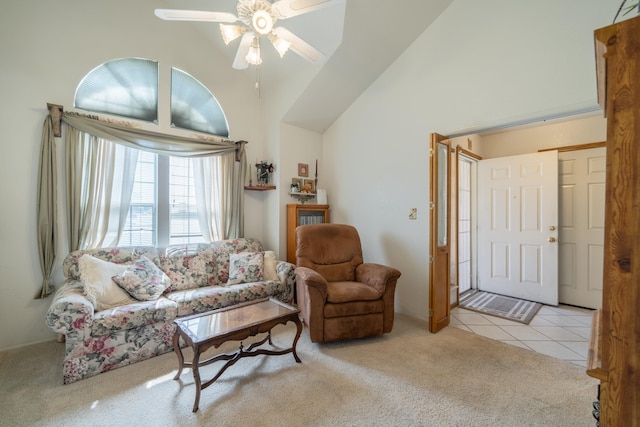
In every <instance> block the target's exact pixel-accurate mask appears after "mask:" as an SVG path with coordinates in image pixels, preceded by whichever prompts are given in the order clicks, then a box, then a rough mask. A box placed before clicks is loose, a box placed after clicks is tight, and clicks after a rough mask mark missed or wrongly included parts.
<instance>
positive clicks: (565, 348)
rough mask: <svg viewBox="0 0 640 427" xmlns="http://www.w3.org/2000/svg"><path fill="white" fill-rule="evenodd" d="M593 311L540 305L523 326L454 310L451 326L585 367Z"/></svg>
mask: <svg viewBox="0 0 640 427" xmlns="http://www.w3.org/2000/svg"><path fill="white" fill-rule="evenodd" d="M592 313H593V310H588V309H584V308H578V307H572V306H568V305H562V304H561V305H559V306H558V307H554V306H547V305H545V306H542V308H540V311H538V313H537V314H536V316H535V317H534V318H533V320H531V323H529V324H528V325H524V324H522V323H518V322H514V321H511V320H506V319H501V318H499V317H494V316H489V315H486V314H480V313H478V312H475V311H471V310H467V309H464V308H460V307H456V308H454V309H452V310H451V326H454V327H456V328H460V329H463V330H465V331H468V332H473V333H476V334H478V335H483V336H485V337H487V338H491V339H494V340H498V341H502V342H505V343H508V344H511V345H515V346H518V347H522V348H526V349H529V350H533V351H536V352H538V353H542V354H546V355H548V356H552V357H556V358H558V359H562V360H566V361H569V362H572V363H575V364H576V365H579V366H583V367H584V366H586V363H587V351H588V348H589V337H590V334H591V314H592Z"/></svg>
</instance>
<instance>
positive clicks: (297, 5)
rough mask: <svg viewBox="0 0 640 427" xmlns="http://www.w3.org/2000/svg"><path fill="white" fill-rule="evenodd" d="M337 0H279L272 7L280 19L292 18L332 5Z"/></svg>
mask: <svg viewBox="0 0 640 427" xmlns="http://www.w3.org/2000/svg"><path fill="white" fill-rule="evenodd" d="M334 1H335V0H279V1H276V2H275V3H273V4H272V5H271V11H273V12H275V14H276V15H277V16H278V18H279V19H286V18H291V17H293V16H298V15H302V14H303V13H309V12H313V11H314V10H318V9H321V8H323V7H325V6H329V5H331V3H334Z"/></svg>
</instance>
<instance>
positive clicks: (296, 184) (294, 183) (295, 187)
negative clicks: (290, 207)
mask: <svg viewBox="0 0 640 427" xmlns="http://www.w3.org/2000/svg"><path fill="white" fill-rule="evenodd" d="M301 190H302V179H300V178H291V192H292V193H299V192H300V191H301Z"/></svg>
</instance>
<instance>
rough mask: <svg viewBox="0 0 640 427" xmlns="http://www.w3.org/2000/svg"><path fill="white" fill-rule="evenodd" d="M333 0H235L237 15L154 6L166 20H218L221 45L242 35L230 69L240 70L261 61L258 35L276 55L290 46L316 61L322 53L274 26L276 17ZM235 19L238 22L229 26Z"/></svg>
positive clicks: (294, 13)
mask: <svg viewBox="0 0 640 427" xmlns="http://www.w3.org/2000/svg"><path fill="white" fill-rule="evenodd" d="M333 2H335V0H277V1H275V2H273V3H271V2H270V1H269V0H238V5H237V7H236V9H237V11H238V14H237V15H234V14H233V13H228V12H208V11H199V10H178V9H156V10H155V14H156V16H157V17H158V18H161V19H165V20H168V21H200V22H220V23H221V24H220V31H221V32H222V39H223V40H224V42H225V44H227V45H228V44H229V43H230V42H231V41H233V40H235V39H237V38H238V37H240V36H242V39H241V40H240V46H238V51H237V52H236V56H235V59H234V60H233V65H232V66H233V68H235V69H236V70H244V69H245V68H247V67H248V66H249V64H251V65H259V64H260V63H262V58H261V56H260V38H261V37H262V36H266V37H267V38H268V39H269V41H271V44H272V45H273V47H274V48H275V49H276V50H277V51H278V53H279V54H280V57H283V56H284V54H285V53H286V52H287V51H288V50H289V49H290V50H292V51H293V52H294V53H296V54H298V55H300V56H301V57H302V58H304V59H306V60H308V61H310V62H320V61H322V60H323V59H324V55H323V54H322V53H321V52H320V51H318V50H317V49H316V48H314V47H313V46H311V45H310V44H308V43H306V42H305V41H303V40H302V39H300V38H299V37H298V36H296V35H295V34H293V33H292V32H291V31H289V30H287V29H286V28H284V27H274V25H275V24H276V22H277V21H278V20H279V19H287V18H292V17H294V16H298V15H302V14H304V13H309V12H313V11H314V10H318V9H320V8H323V7H325V6H328V5H330V4H331V3H333ZM235 22H239V23H240V25H230V24H232V23H235Z"/></svg>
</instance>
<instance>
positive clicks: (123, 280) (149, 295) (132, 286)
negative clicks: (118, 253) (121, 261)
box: [113, 255, 171, 301]
mask: <svg viewBox="0 0 640 427" xmlns="http://www.w3.org/2000/svg"><path fill="white" fill-rule="evenodd" d="M113 281H114V282H116V283H117V284H118V285H119V286H120V287H121V288H122V289H124V290H125V291H127V293H129V295H131V296H132V297H134V298H135V299H137V300H140V301H152V300H155V299H158V297H159V296H160V295H162V293H163V292H164V291H165V289H167V288H168V287H169V286H171V280H170V279H169V276H167V275H166V274H164V272H163V271H162V270H160V269H159V268H158V266H157V265H155V264H154V263H153V262H152V261H151V260H150V259H149V258H147V257H146V256H144V255H143V256H141V257H140V258H138V259H137V260H135V261H134V262H133V264H131V265H129V266H128V267H127V269H126V270H125V271H123V272H122V273H121V274H119V275H117V276H113Z"/></svg>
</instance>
